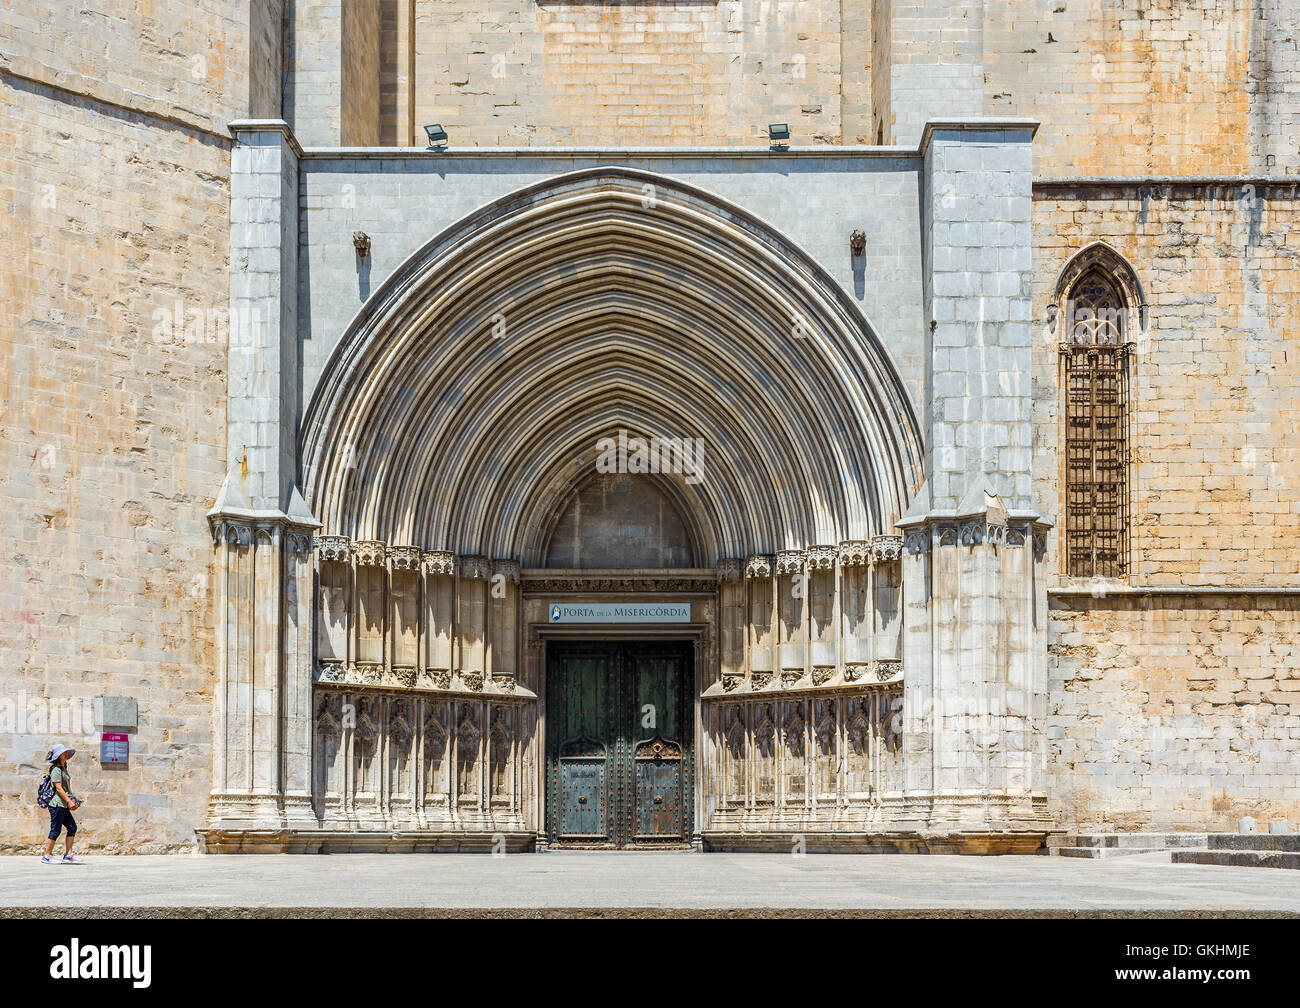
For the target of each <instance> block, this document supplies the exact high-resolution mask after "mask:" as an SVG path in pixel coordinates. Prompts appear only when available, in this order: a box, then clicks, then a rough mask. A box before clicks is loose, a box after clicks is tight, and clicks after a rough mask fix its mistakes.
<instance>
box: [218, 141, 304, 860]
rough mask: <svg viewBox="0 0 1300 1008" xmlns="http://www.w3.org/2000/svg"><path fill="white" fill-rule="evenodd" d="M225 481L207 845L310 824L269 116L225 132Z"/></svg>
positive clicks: (277, 201) (299, 535)
mask: <svg viewBox="0 0 1300 1008" xmlns="http://www.w3.org/2000/svg"><path fill="white" fill-rule="evenodd" d="M231 130H232V132H233V133H234V134H235V147H234V149H233V150H232V152H231V183H230V184H231V211H230V212H231V224H230V262H231V281H230V327H229V331H230V346H229V356H228V370H229V379H228V381H229V386H228V387H229V391H228V400H227V431H226V437H227V446H228V456H227V457H228V464H227V472H226V477H225V480H224V482H223V483H222V486H221V490H220V492H219V493H218V495H217V500H216V502H215V503H214V505H213V507H212V510H211V511H209V513H208V520H209V523H210V524H211V527H212V533H213V544H214V548H215V550H216V554H217V555H216V569H217V571H218V581H217V585H216V625H217V635H218V639H219V640H220V642H221V643H220V647H219V649H218V668H217V683H216V687H215V692H216V699H215V703H214V724H213V785H212V795H211V798H210V801H209V812H208V823H207V828H206V830H205V835H206V837H207V841H208V846H209V849H217V850H221V849H231V848H236V847H238V848H242V849H246V850H278V849H280V847H281V846H282V843H283V832H284V830H285V829H288V828H294V829H301V828H311V827H312V826H314V825H315V818H314V816H313V814H312V811H311V796H310V795H311V661H312V646H313V642H312V639H311V629H310V628H311V625H312V617H311V610H312V603H313V591H314V587H313V566H314V565H313V562H312V556H311V553H312V543H313V535H314V533H315V530H316V529H317V528H318V527H319V524H318V523H317V522H316V520H315V518H314V517H313V516H312V514H311V512H310V511H309V510H308V508H307V506H306V504H305V503H304V501H303V499H302V497H301V495H300V494H299V493H298V490H297V487H296V486H295V484H294V473H295V466H296V437H297V434H296V430H295V424H296V411H297V387H298V351H297V347H298V339H297V313H296V306H297V281H298V158H299V155H300V151H299V150H298V147H297V144H296V143H295V141H294V139H293V137H292V136H291V135H290V133H289V131H288V128H287V127H286V126H285V124H284V123H282V122H279V121H277V120H267V121H256V122H251V121H250V122H240V123H232V124H231Z"/></svg>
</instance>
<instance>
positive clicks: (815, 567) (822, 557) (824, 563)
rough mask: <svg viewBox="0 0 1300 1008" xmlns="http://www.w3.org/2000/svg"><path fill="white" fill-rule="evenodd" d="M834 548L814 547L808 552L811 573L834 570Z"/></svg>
mask: <svg viewBox="0 0 1300 1008" xmlns="http://www.w3.org/2000/svg"><path fill="white" fill-rule="evenodd" d="M836 552H837V551H836V549H835V547H834V546H812V547H810V548H809V550H808V569H809V570H810V571H819V570H834V569H835V554H836Z"/></svg>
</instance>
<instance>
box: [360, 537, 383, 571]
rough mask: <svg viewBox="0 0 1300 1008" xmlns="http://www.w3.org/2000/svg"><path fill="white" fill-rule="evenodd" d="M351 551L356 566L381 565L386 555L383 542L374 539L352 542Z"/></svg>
mask: <svg viewBox="0 0 1300 1008" xmlns="http://www.w3.org/2000/svg"><path fill="white" fill-rule="evenodd" d="M352 551H353V555H354V556H355V557H356V560H357V566H358V567H382V566H384V560H385V558H386V556H387V549H386V548H385V546H384V544H383V543H382V542H379V541H377V540H374V539H363V540H361V541H360V542H356V543H353V544H352Z"/></svg>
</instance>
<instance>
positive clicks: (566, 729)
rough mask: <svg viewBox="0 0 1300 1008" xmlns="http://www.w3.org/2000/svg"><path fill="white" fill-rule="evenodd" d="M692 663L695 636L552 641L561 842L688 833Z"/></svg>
mask: <svg viewBox="0 0 1300 1008" xmlns="http://www.w3.org/2000/svg"><path fill="white" fill-rule="evenodd" d="M690 668H691V646H690V644H683V643H664V644H648V643H586V642H573V643H567V642H566V643H559V642H556V643H551V644H548V645H547V660H546V750H547V751H546V819H547V823H546V829H547V834H548V835H549V837H550V842H551V843H552V844H555V845H557V846H564V845H570V846H599V847H638V846H647V847H649V846H673V845H679V844H683V843H685V842H686V841H687V840H688V839H689V836H690V831H691V824H692V807H691V796H692V794H693V779H694V774H693V759H692V756H693V752H692V746H691V742H692V738H691V736H692V729H693V726H694V720H693V715H692V699H693V690H692V687H691V682H692V678H691V676H690V675H689V671H690Z"/></svg>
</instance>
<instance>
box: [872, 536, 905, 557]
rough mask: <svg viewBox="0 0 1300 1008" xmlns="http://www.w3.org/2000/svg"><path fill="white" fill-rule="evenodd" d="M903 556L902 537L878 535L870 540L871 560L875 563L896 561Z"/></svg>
mask: <svg viewBox="0 0 1300 1008" xmlns="http://www.w3.org/2000/svg"><path fill="white" fill-rule="evenodd" d="M902 555H903V537H902V536H896V535H879V536H875V537H874V538H873V539H872V540H871V559H872V560H873V561H874V562H875V563H887V562H889V561H891V560H898V559H899V558H901V557H902Z"/></svg>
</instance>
